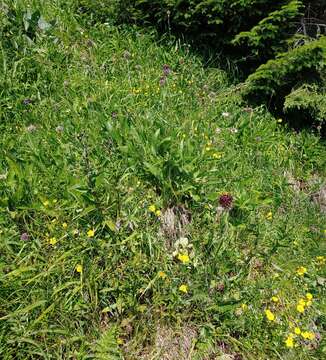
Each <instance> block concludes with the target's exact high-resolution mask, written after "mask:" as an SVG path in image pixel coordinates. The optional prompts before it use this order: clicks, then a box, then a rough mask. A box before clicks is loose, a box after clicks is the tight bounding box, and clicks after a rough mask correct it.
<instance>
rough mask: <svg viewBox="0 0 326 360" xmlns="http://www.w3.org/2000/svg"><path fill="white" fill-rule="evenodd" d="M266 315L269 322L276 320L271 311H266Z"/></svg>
mask: <svg viewBox="0 0 326 360" xmlns="http://www.w3.org/2000/svg"><path fill="white" fill-rule="evenodd" d="M265 315H266V318H267V320H269V321H274V320H275V315H274V314H273V313H272V312H271V311H270V310H269V309H266V310H265Z"/></svg>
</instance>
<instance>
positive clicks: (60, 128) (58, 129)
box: [55, 125, 64, 133]
mask: <svg viewBox="0 0 326 360" xmlns="http://www.w3.org/2000/svg"><path fill="white" fill-rule="evenodd" d="M63 130H64V127H63V126H62V125H59V126H57V127H56V128H55V131H56V132H57V133H62V132H63Z"/></svg>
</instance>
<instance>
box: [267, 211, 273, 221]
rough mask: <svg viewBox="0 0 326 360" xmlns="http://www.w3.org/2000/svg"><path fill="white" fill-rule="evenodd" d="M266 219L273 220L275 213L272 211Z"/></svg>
mask: <svg viewBox="0 0 326 360" xmlns="http://www.w3.org/2000/svg"><path fill="white" fill-rule="evenodd" d="M266 219H267V220H272V219H273V213H272V212H271V211H270V212H268V213H267V214H266Z"/></svg>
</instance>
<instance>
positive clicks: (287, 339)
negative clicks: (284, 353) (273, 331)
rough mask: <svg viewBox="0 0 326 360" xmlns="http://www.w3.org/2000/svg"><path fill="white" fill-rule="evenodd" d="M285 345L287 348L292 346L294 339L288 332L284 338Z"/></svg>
mask: <svg viewBox="0 0 326 360" xmlns="http://www.w3.org/2000/svg"><path fill="white" fill-rule="evenodd" d="M285 345H286V347H288V348H293V347H294V339H293V335H292V334H290V335H289V336H288V337H287V338H286V340H285Z"/></svg>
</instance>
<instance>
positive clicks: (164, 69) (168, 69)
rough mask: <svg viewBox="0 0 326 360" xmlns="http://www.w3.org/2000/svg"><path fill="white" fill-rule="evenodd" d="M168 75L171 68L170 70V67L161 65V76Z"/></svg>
mask: <svg viewBox="0 0 326 360" xmlns="http://www.w3.org/2000/svg"><path fill="white" fill-rule="evenodd" d="M170 73H171V68H170V66H169V65H166V64H164V65H163V74H164V75H165V76H168V75H170Z"/></svg>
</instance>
